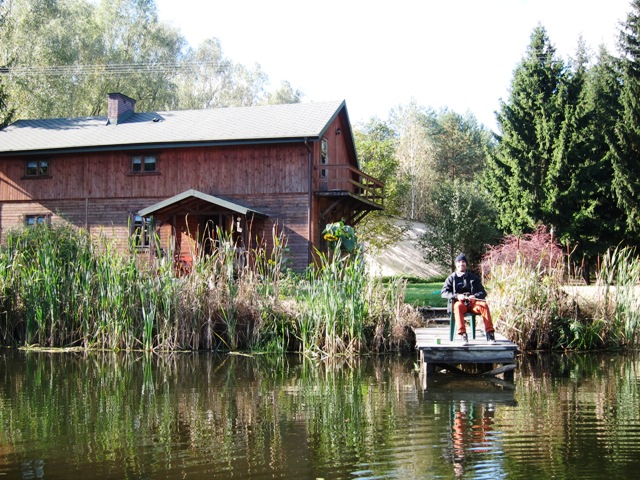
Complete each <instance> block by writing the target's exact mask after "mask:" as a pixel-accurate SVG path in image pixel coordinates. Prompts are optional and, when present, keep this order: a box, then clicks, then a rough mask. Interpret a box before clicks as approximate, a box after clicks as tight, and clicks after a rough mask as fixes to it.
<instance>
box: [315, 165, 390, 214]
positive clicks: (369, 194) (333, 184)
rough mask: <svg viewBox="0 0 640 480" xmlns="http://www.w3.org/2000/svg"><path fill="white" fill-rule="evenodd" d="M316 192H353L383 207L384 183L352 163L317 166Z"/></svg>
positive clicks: (329, 193) (326, 193) (328, 193)
mask: <svg viewBox="0 0 640 480" xmlns="http://www.w3.org/2000/svg"><path fill="white" fill-rule="evenodd" d="M315 170H316V182H317V183H316V185H318V188H317V190H316V193H320V194H325V195H331V194H332V193H333V194H345V193H347V194H353V195H356V196H357V197H359V198H360V199H362V200H366V201H368V202H371V203H374V204H376V205H378V206H380V207H382V205H383V203H384V184H383V183H382V182H381V181H380V180H378V179H376V178H373V177H372V176H370V175H367V174H366V173H364V172H362V171H360V170H358V169H357V168H355V167H352V166H351V165H320V166H317V167H316V169H315Z"/></svg>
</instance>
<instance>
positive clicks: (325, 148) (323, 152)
mask: <svg viewBox="0 0 640 480" xmlns="http://www.w3.org/2000/svg"><path fill="white" fill-rule="evenodd" d="M320 163H321V164H322V165H327V164H328V163H329V142H328V141H327V139H326V138H323V139H322V142H321V143H320ZM320 177H321V178H327V169H326V168H323V169H322V170H320Z"/></svg>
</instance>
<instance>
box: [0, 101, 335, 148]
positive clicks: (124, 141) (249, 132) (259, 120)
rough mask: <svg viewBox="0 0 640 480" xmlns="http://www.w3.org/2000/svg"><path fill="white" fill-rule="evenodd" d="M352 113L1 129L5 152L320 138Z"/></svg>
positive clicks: (275, 109) (208, 114) (89, 121)
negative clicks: (336, 121) (343, 117)
mask: <svg viewBox="0 0 640 480" xmlns="http://www.w3.org/2000/svg"><path fill="white" fill-rule="evenodd" d="M341 112H343V114H344V115H345V116H346V118H347V120H348V116H347V113H346V105H345V102H344V101H342V102H340V101H335V102H317V103H313V102H312V103H294V104H286V105H266V106H258V107H229V108H215V109H203V110H182V111H168V112H146V113H134V114H132V115H131V116H130V117H128V118H127V120H126V121H124V122H123V123H118V124H117V125H114V124H108V122H107V117H106V116H103V117H82V118H53V119H43V120H18V121H17V122H15V123H13V124H11V125H9V126H8V127H6V128H5V129H4V130H0V156H7V155H11V154H43V153H53V152H82V151H99V150H134V149H145V148H159V147H168V146H173V147H181V146H197V145H214V144H233V143H267V142H287V141H301V140H304V139H309V140H314V139H318V138H320V137H321V136H322V135H323V134H324V132H325V130H326V129H327V128H328V127H329V125H330V124H331V122H332V121H333V120H334V119H335V118H336V117H337V116H338V115H339V114H340V113H341Z"/></svg>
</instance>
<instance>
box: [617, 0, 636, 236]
mask: <svg viewBox="0 0 640 480" xmlns="http://www.w3.org/2000/svg"><path fill="white" fill-rule="evenodd" d="M619 46H620V50H621V52H622V54H623V55H622V57H621V59H620V64H621V69H622V91H621V94H620V101H621V103H622V115H621V117H620V118H619V121H618V123H617V125H616V134H617V136H616V138H615V139H612V142H611V147H612V150H613V152H614V156H613V170H614V176H613V186H614V188H615V193H616V196H617V199H618V203H619V205H620V207H621V208H623V209H624V211H625V213H626V220H627V230H628V233H629V234H630V235H633V236H634V237H636V238H637V237H638V235H639V234H640V176H639V175H638V172H639V170H640V0H634V1H633V2H631V12H630V13H629V14H628V15H627V20H626V22H625V23H624V24H623V25H622V29H621V31H620V42H619Z"/></svg>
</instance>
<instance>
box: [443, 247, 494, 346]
mask: <svg viewBox="0 0 640 480" xmlns="http://www.w3.org/2000/svg"><path fill="white" fill-rule="evenodd" d="M441 293H442V298H446V299H448V300H449V306H448V309H447V310H448V311H449V312H451V309H453V315H454V319H455V322H456V325H457V326H458V335H460V336H461V338H462V341H463V343H464V344H467V343H468V342H469V337H468V336H467V331H466V326H465V323H464V314H465V313H467V312H472V313H476V314H478V315H481V316H482V319H483V320H484V331H485V332H486V333H487V341H488V342H489V343H495V341H496V339H495V333H494V328H493V322H492V321H491V312H490V311H489V306H488V305H487V302H486V301H485V300H484V298H485V297H486V296H487V292H485V290H484V287H483V286H482V282H481V281H480V278H479V277H478V276H477V275H476V274H475V273H473V272H469V271H467V257H466V256H465V255H464V254H463V253H461V254H460V255H458V256H457V257H456V271H455V272H453V273H452V274H451V275H449V276H448V277H447V279H446V280H445V282H444V285H443V286H442V291H441Z"/></svg>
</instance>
